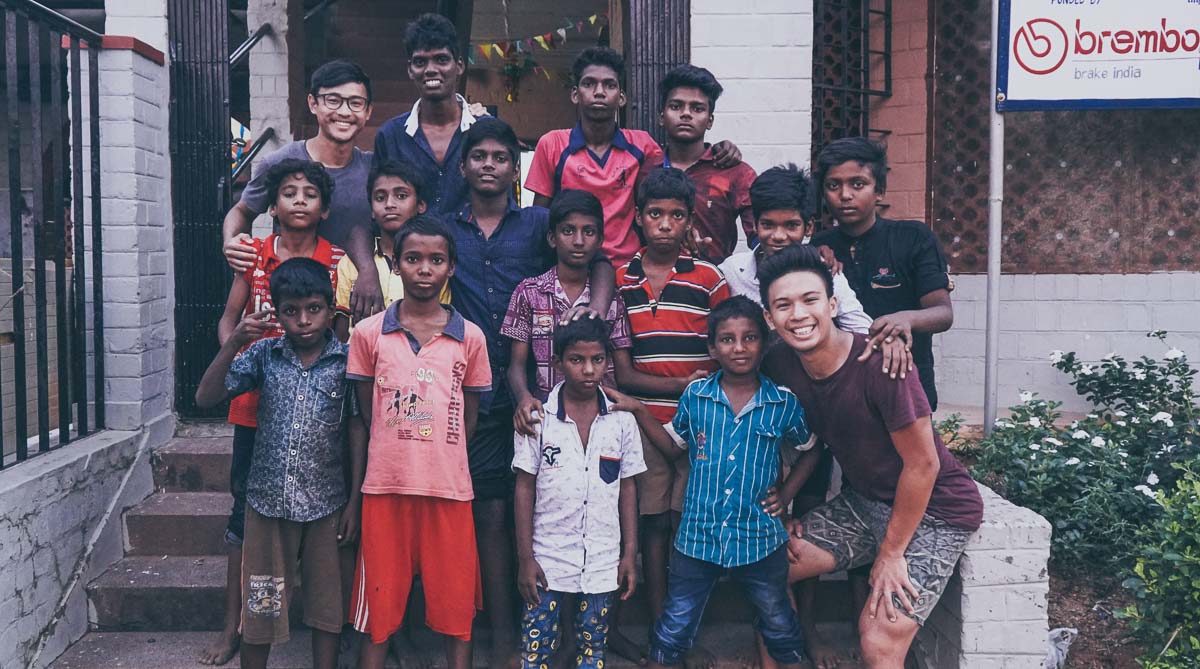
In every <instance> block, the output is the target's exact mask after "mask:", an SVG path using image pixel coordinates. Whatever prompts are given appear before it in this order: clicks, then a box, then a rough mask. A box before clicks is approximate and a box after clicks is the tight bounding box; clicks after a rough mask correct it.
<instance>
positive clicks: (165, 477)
mask: <svg viewBox="0 0 1200 669" xmlns="http://www.w3.org/2000/svg"><path fill="white" fill-rule="evenodd" d="M232 457H233V437H232V436H218V437H184V438H179V437H176V438H175V439H173V440H171V442H170V443H168V444H167V445H166V446H163V447H162V448H159V449H157V450H155V451H154V455H153V457H152V458H151V467H152V468H153V470H154V487H155V488H156V489H158V490H164V491H166V492H228V491H229V464H230V461H231V459H232Z"/></svg>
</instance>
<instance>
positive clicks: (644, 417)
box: [603, 386, 687, 460]
mask: <svg viewBox="0 0 1200 669" xmlns="http://www.w3.org/2000/svg"><path fill="white" fill-rule="evenodd" d="M603 390H604V394H605V395H608V399H609V400H611V401H612V406H611V407H609V408H610V409H612V410H613V411H628V412H629V413H631V414H633V417H634V419H635V420H637V424H638V427H640V428H642V431H643V432H645V433H646V438H647V439H649V440H650V443H651V444H654V447H655V448H657V449H658V450H659V452H661V453H662V454H663V456H664V457H666V458H667V459H669V460H674V459H675V458H678V457H679V456H681V455H683V454H684V453H686V452H687V451H686V450H684V449H682V448H679V446H677V445H676V444H675V440H674V439H673V438H672V437H671V435H670V433H668V432H667V430H666V428H664V427H663V425H662V423H660V422H658V419H657V418H655V417H654V414H652V413H650V409H649V408H648V407H647V406H646V405H645V404H642V403H641V402H639V401H637V400H635V399H634V398H632V397H630V396H628V395H626V394H624V393H621V392H618V391H616V390H613V389H612V388H609V387H607V386H604V387H603Z"/></svg>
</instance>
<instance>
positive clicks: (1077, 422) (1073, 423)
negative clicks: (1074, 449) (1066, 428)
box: [1071, 420, 1079, 430]
mask: <svg viewBox="0 0 1200 669" xmlns="http://www.w3.org/2000/svg"><path fill="white" fill-rule="evenodd" d="M1078 428H1079V421H1077V420H1073V421H1071V429H1072V430H1075V429H1078Z"/></svg>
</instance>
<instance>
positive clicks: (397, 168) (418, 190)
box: [334, 160, 450, 341]
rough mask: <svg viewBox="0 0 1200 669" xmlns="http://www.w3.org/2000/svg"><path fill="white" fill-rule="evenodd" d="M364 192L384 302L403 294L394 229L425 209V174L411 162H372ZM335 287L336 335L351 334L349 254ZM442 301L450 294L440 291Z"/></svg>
mask: <svg viewBox="0 0 1200 669" xmlns="http://www.w3.org/2000/svg"><path fill="white" fill-rule="evenodd" d="M367 194H368V196H369V198H370V202H371V219H372V220H373V221H374V223H375V226H376V227H377V228H378V229H379V235H377V236H376V237H375V269H376V270H377V271H378V274H379V280H380V289H381V290H382V293H383V306H384V308H387V307H389V306H391V304H392V302H395V301H396V300H398V299H400V298H401V297H404V283H403V282H402V281H401V280H400V275H399V274H397V273H396V271H395V269H394V268H395V255H396V254H395V248H396V246H395V242H396V233H397V232H400V229H401V228H402V227H403V226H404V224H405V223H407V222H408V220H409V219H410V218H412V217H413V216H416V215H417V214H423V213H425V203H426V201H427V200H428V197H429V196H428V191H427V189H426V185H425V178H424V176H423V175H422V174H421V173H420V172H419V171H417V169H416V168H415V167H413V166H412V165H411V164H409V163H406V162H401V161H393V160H388V161H384V162H380V163H376V164H374V165H372V166H371V173H370V176H369V177H368V178H367ZM337 275H338V283H337V285H338V288H337V295H336V297H335V303H336V305H337V313H336V314H335V318H334V330H335V331H336V332H337V335H338V338H339V339H341V340H342V341H346V340H348V339H349V337H350V323H351V320H352V319H353V317H352V315H351V313H350V294H351V292H352V291H353V290H354V285H355V284H356V283H358V269H357V268H356V267H355V266H354V263H353V262H352V261H351V260H350V259H349V258H342V260H341V262H339V263H338V267H337ZM442 301H443V302H449V301H450V296H449V294H448V291H447V294H446V295H443V299H442Z"/></svg>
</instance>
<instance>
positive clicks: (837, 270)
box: [817, 245, 842, 274]
mask: <svg viewBox="0 0 1200 669" xmlns="http://www.w3.org/2000/svg"><path fill="white" fill-rule="evenodd" d="M817 253H820V254H821V260H823V261H825V264H826V265H829V271H831V272H833V273H834V274H841V273H842V263H840V262H838V259H837V256H836V255H834V254H833V249H831V248H829V247H828V246H824V245H822V246H818V247H817Z"/></svg>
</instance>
